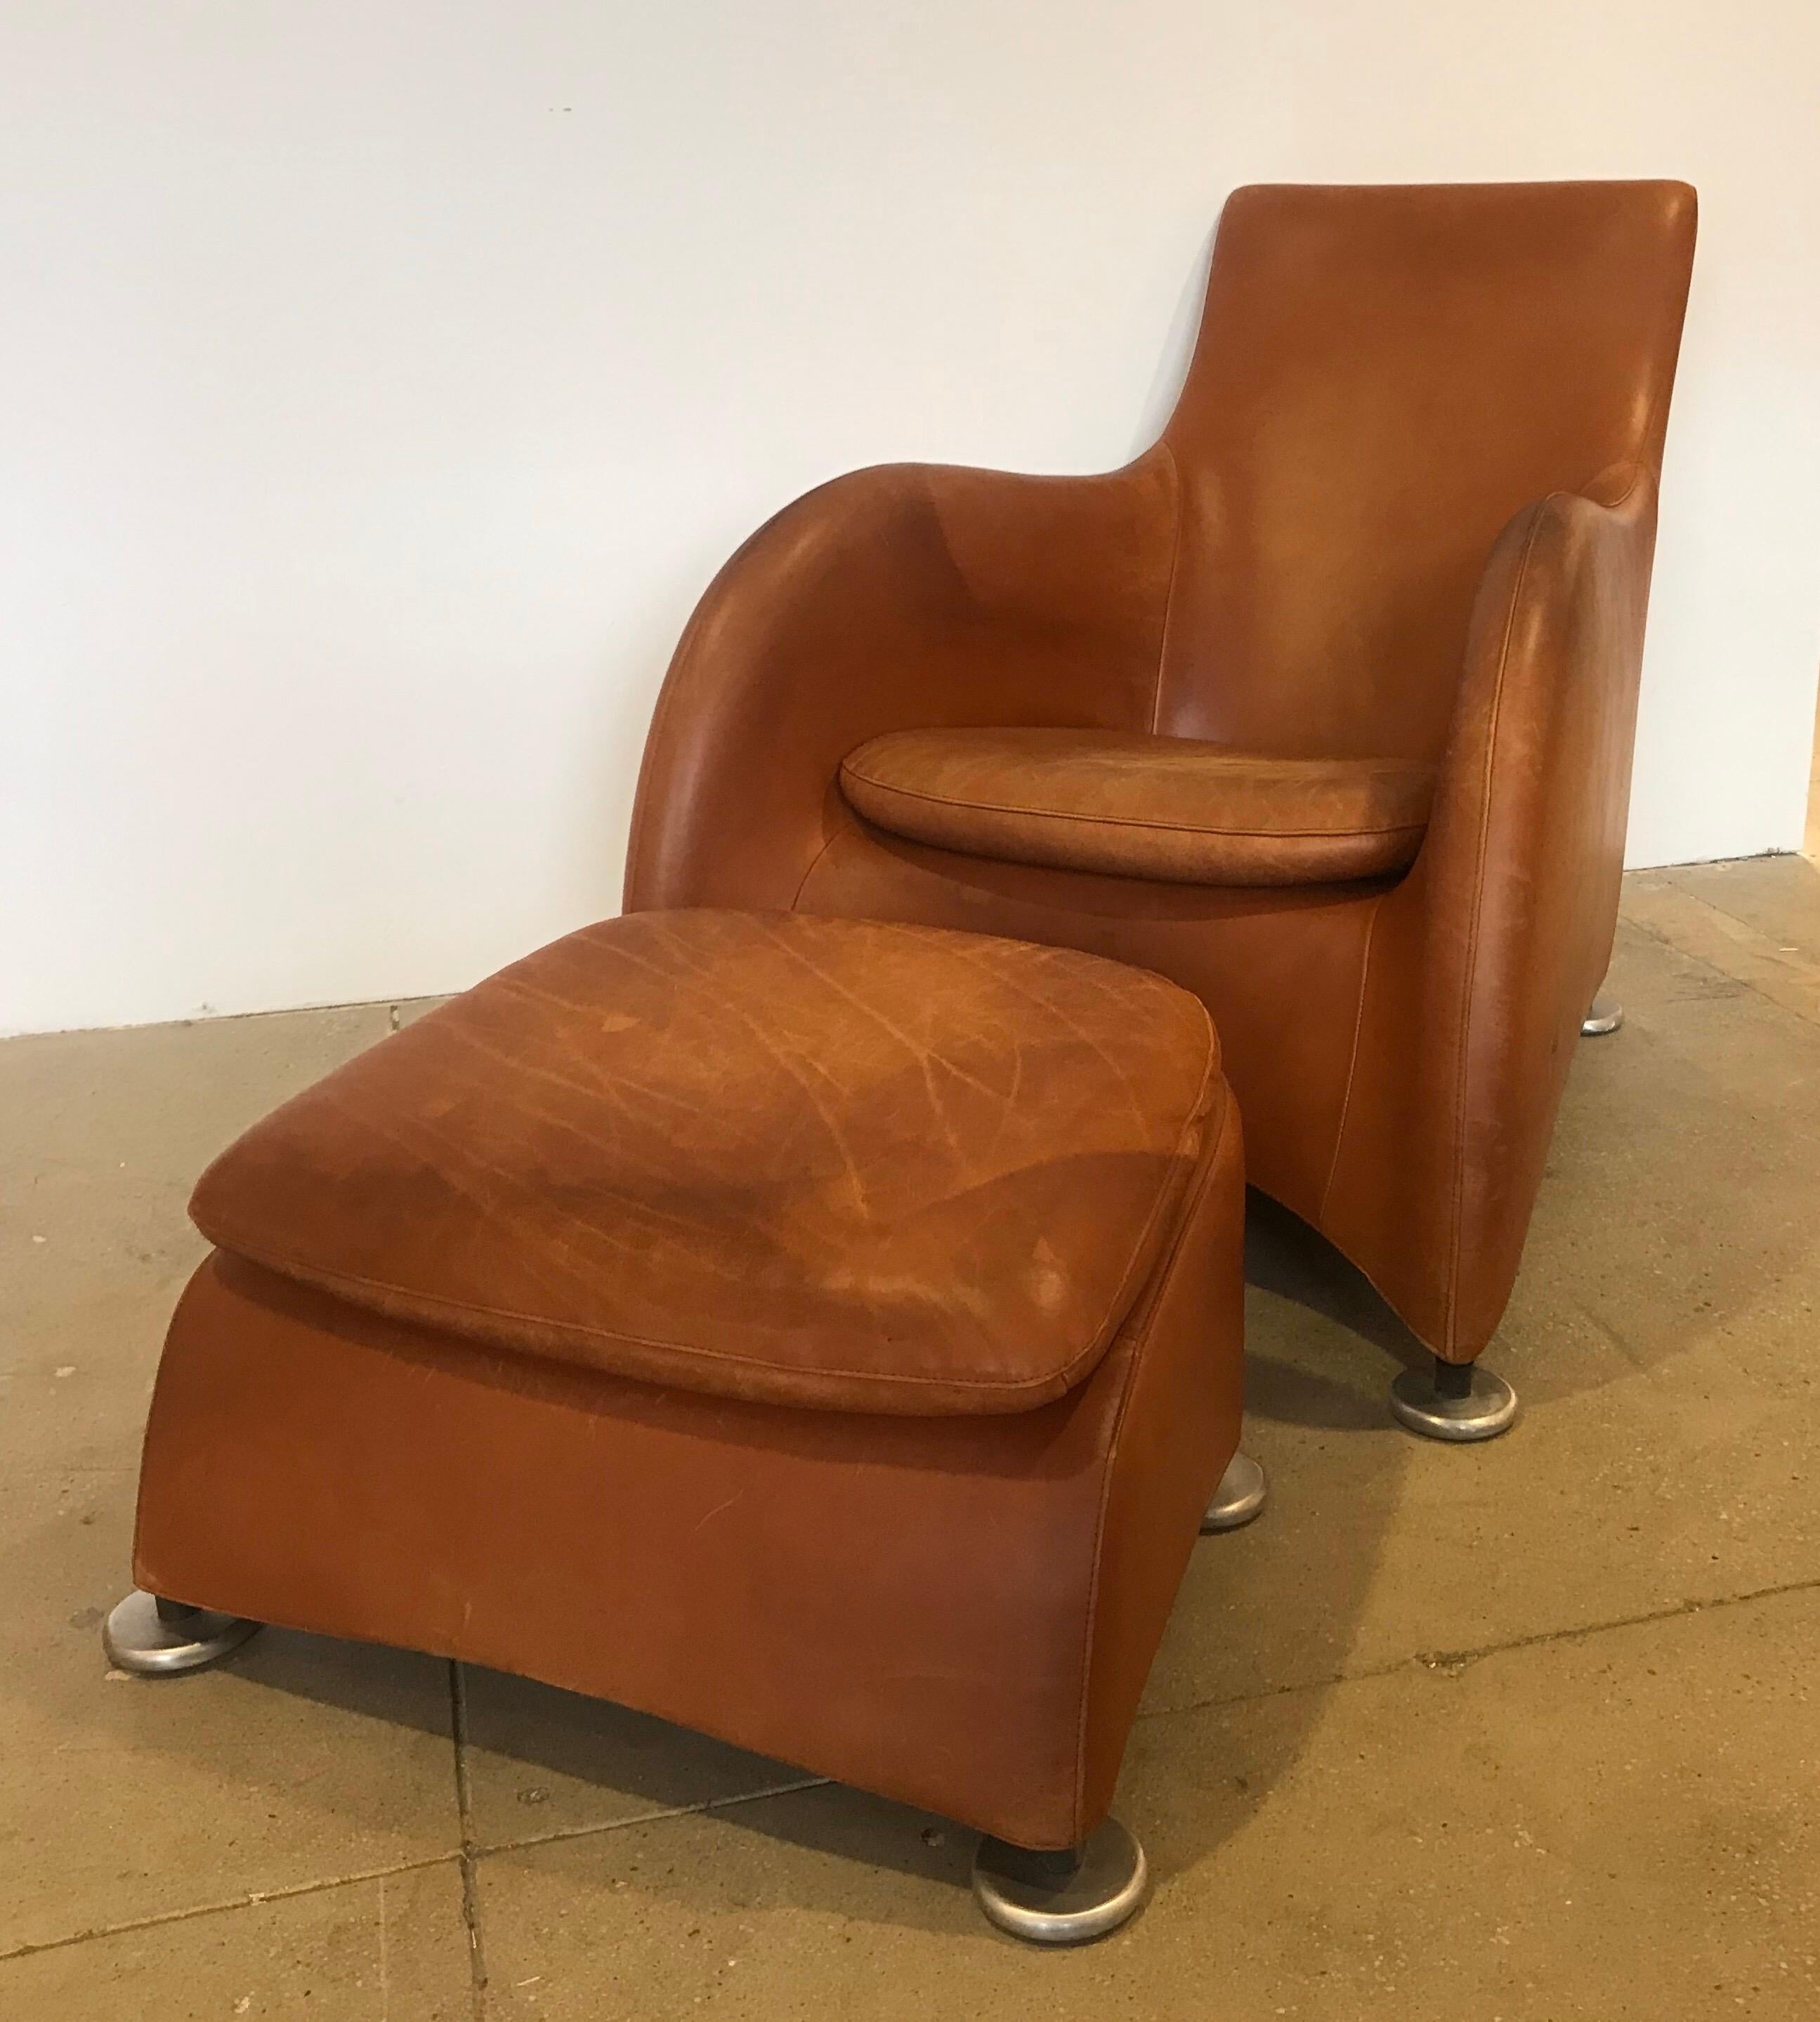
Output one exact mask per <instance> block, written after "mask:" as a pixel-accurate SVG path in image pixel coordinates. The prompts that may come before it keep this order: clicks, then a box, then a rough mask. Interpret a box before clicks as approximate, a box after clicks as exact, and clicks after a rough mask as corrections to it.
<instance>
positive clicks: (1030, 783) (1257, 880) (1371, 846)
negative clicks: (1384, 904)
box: [841, 729, 1435, 885]
mask: <svg viewBox="0 0 1820 2022" xmlns="http://www.w3.org/2000/svg"><path fill="white" fill-rule="evenodd" d="M841 791H842V792H843V793H844V794H845V795H846V797H847V799H848V802H849V803H850V804H851V805H852V807H854V808H855V809H856V810H857V811H858V812H859V813H860V814H862V815H863V816H865V817H866V819H867V820H868V821H870V822H871V823H874V824H875V825H876V826H877V827H880V828H882V829H886V830H889V831H890V832H891V833H892V834H894V835H901V836H905V837H907V838H910V840H911V841H916V842H926V843H934V844H936V845H938V846H939V847H940V848H942V849H957V850H964V851H965V852H967V853H968V855H970V856H992V857H998V858H1001V859H1003V860H1006V861H1008V862H1010V863H1040V864H1046V865H1049V867H1052V868H1054V869H1057V870H1094V871H1100V872H1103V873H1106V874H1110V875H1111V876H1114V877H1120V878H1162V879H1165V880H1166V881H1169V882H1171V883H1174V884H1185V885H1303V884H1326V883H1329V882H1333V881H1343V880H1347V879H1351V878H1377V877H1383V876H1385V875H1388V874H1392V873H1395V872H1397V871H1400V870H1405V869H1406V868H1407V867H1408V866H1409V865H1410V863H1412V862H1413V860H1414V858H1415V854H1416V852H1417V849H1419V848H1420V847H1421V840H1422V835H1423V832H1424V830H1425V828H1426V827H1427V826H1428V809H1429V805H1430V803H1431V802H1432V800H1433V798H1434V792H1435V768H1433V767H1432V765H1419V764H1415V763H1412V762H1408V761H1402V760H1395V759H1379V758H1272V757H1264V756H1262V755H1260V754H1257V753H1255V752H1249V751H1235V750H1232V749H1231V747H1230V746H1226V745H1222V744H1210V743H1202V742H1201V741H1200V740H1199V739H1194V738H1186V737H1154V736H1150V735H1146V734H1145V733H1143V732H1139V731H1116V730H1016V729H1012V730H900V731H893V732H890V733H889V734H888V735H885V736H883V737H875V738H874V739H872V741H871V742H870V743H867V744H863V745H861V746H859V749H858V750H855V751H854V752H852V753H851V754H849V755H848V757H847V759H846V760H845V761H844V763H843V765H841Z"/></svg>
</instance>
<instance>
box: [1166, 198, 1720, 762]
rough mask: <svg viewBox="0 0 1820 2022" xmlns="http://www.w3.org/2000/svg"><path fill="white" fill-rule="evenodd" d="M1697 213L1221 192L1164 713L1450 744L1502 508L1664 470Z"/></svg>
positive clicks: (1622, 206) (1400, 745) (1289, 741)
mask: <svg viewBox="0 0 1820 2022" xmlns="http://www.w3.org/2000/svg"><path fill="white" fill-rule="evenodd" d="M1693 253H1694V192H1692V191H1691V189H1689V188H1687V186H1686V185H1685V184H1681V183H1672V182H1582V183H1503V184H1500V183H1484V184H1429V185H1410V186H1402V187H1399V186H1386V187H1373V188H1348V187H1326V188H1323V187H1318V186H1310V187H1299V186H1295V185H1288V184H1285V185H1259V186H1256V187H1254V188H1249V189H1242V190H1238V191H1236V192H1234V194H1233V195H1232V196H1231V199H1229V200H1228V202H1227V206H1226V208H1225V210H1224V214H1223V215H1222V217H1221V219H1220V232H1219V236H1218V239H1217V240H1216V244H1215V247H1214V254H1213V269H1212V272H1211V274H1210V276H1209V282H1208V288H1207V303H1206V308H1205V312H1204V314H1203V316H1202V324H1201V334H1200V338H1199V341H1198V344H1197V345H1196V347H1195V351H1194V360H1193V363H1192V364H1191V367H1190V370H1189V374H1188V378H1187V384H1186V385H1185V386H1184V389H1183V392H1182V396H1181V399H1180V402H1179V403H1178V404H1177V406H1176V411H1175V414H1174V415H1173V418H1172V419H1171V421H1170V422H1169V427H1168V429H1167V430H1166V432H1165V439H1166V440H1167V441H1168V443H1169V447H1170V448H1171V450H1172V451H1173V453H1174V455H1175V458H1176V463H1177V465H1178V468H1179V469H1180V473H1181V479H1182V487H1183V498H1184V518H1183V526H1182V533H1181V546H1180V549H1179V551H1178V554H1177V558H1176V578H1175V586H1174V590H1173V597H1172V601H1171V606H1170V618H1169V636H1168V638H1167V640H1166V641H1165V654H1164V666H1163V672H1162V682H1161V684H1160V687H1159V690H1158V723H1157V728H1158V729H1160V730H1163V731H1165V732H1170V733H1173V734H1174V735H1179V736H1194V737H1213V738H1220V739H1231V740H1232V741H1234V742H1236V743H1242V744H1244V745H1246V746H1251V747H1253V748H1256V749H1264V750H1275V751H1279V752H1283V753H1286V754H1315V753H1324V754H1334V755H1337V756H1362V755H1365V754H1372V753H1383V754H1386V755H1390V756H1395V757H1435V756H1437V755H1438V754H1439V750H1440V749H1441V747H1442V745H1443V743H1444V741H1445V739H1446V734H1447V727H1448V723H1449V720H1450V716H1451V714H1452V709H1453V697H1454V694H1455V692H1456V689H1457V684H1458V681H1459V677H1460V671H1461V653H1462V649H1463V648H1464V642H1465V638H1466V630H1467V621H1468V616H1469V615H1470V612H1471V610H1472V600H1473V595H1474V592H1475V589H1476V586H1477V585H1478V582H1479V576H1480V574H1481V572H1482V571H1483V568H1484V567H1485V564H1486V557H1487V556H1488V554H1489V553H1490V549H1491V546H1492V544H1493V542H1494V541H1495V539H1496V538H1497V535H1498V533H1499V531H1501V528H1502V527H1504V525H1505V524H1506V522H1507V521H1508V520H1509V519H1510V517H1511V516H1512V514H1513V513H1516V512H1518V511H1519V510H1520V509H1522V508H1523V506H1525V505H1528V504H1530V503H1531V502H1533V501H1534V500H1535V499H1537V498H1541V497H1543V496H1545V495H1546V494H1547V493H1548V492H1550V491H1585V490H1586V489H1587V488H1588V487H1589V486H1591V485H1592V484H1594V482H1595V480H1603V483H1602V484H1601V487H1600V489H1601V491H1602V492H1603V493H1604V494H1605V495H1607V496H1609V497H1615V496H1616V495H1617V493H1618V492H1620V491H1623V490H1624V488H1625V485H1626V484H1629V482H1630V481H1631V480H1632V477H1633V476H1641V478H1642V479H1643V480H1644V481H1647V482H1649V483H1650V484H1652V485H1653V484H1654V477H1655V474H1656V473H1657V471H1658V468H1659V466H1660V462H1661V446H1662V432H1663V429H1664V426H1665V422H1666V420H1667V416H1668V407H1669V389H1670V386H1671V385H1672V381H1673V378H1674V370H1675V359H1676V352H1677V350H1678V349H1679V347H1680V332H1681V317H1682V312H1683V308H1684V306H1685V304H1686V301H1687V279H1688V274H1689V271H1690V268H1691V265H1692V261H1693ZM1625 466H1629V467H1630V468H1628V469H1627V468H1622V467H1625Z"/></svg>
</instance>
